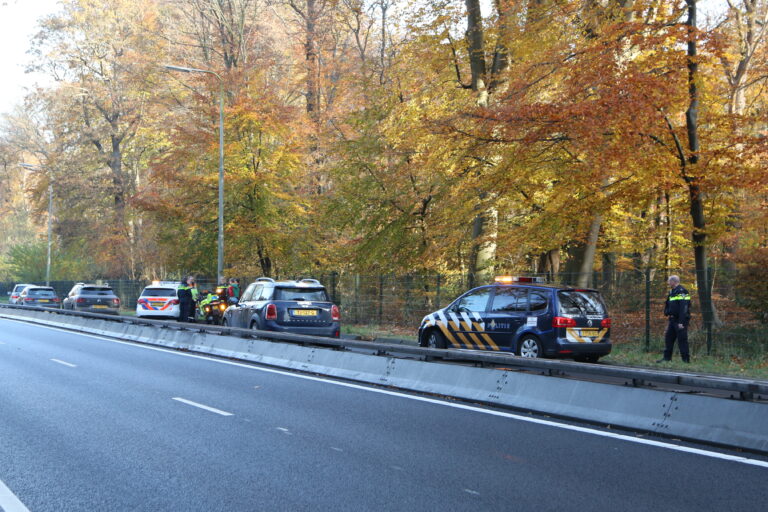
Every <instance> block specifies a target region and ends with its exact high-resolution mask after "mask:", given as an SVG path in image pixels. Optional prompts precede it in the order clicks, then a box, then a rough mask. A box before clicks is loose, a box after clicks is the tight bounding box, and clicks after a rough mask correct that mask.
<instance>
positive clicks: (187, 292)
mask: <svg viewBox="0 0 768 512" xmlns="http://www.w3.org/2000/svg"><path fill="white" fill-rule="evenodd" d="M190 279H192V278H191V277H186V278H184V279H183V280H182V281H181V286H179V290H178V295H179V322H194V321H195V298H194V296H193V294H192V290H193V286H190V282H189V280H190Z"/></svg>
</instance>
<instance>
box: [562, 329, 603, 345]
mask: <svg viewBox="0 0 768 512" xmlns="http://www.w3.org/2000/svg"><path fill="white" fill-rule="evenodd" d="M607 332H608V329H588V328H581V327H575V328H573V327H569V328H567V329H566V330H565V337H566V339H567V340H568V341H570V342H571V343H573V342H576V343H598V342H600V340H602V339H603V336H605V334H606V333H607ZM593 338H594V339H593Z"/></svg>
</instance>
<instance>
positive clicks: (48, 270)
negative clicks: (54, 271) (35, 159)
mask: <svg viewBox="0 0 768 512" xmlns="http://www.w3.org/2000/svg"><path fill="white" fill-rule="evenodd" d="M19 165H21V167H23V168H24V169H26V170H28V171H33V172H34V171H38V172H39V171H42V168H40V167H38V166H36V165H32V164H26V163H22V164H19ZM52 218H53V178H50V179H49V181H48V258H47V260H46V263H45V286H50V285H51V243H52V236H51V231H52V230H51V219H52Z"/></svg>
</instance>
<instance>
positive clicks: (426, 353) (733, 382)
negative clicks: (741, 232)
mask: <svg viewBox="0 0 768 512" xmlns="http://www.w3.org/2000/svg"><path fill="white" fill-rule="evenodd" d="M0 309H9V310H32V311H43V312H48V313H51V314H54V315H67V316H79V317H85V318H93V319H99V320H109V321H113V322H118V323H128V324H133V325H150V326H155V327H161V328H165V329H177V330H188V331H194V332H205V333H213V334H220V335H223V336H237V337H242V338H251V337H252V338H258V339H266V340H275V341H283V342H288V343H296V344H300V345H314V346H323V347H330V348H334V349H340V350H344V349H358V350H360V349H363V350H366V351H374V352H375V353H376V354H377V355H388V356H394V357H397V356H402V355H403V354H408V355H413V356H419V357H424V358H427V359H431V360H435V359H442V360H446V361H464V362H470V363H475V364H479V365H497V366H502V367H508V368H513V367H516V368H520V369H531V368H534V369H536V370H541V371H543V372H545V373H547V374H549V375H553V376H563V375H567V374H568V373H578V374H579V376H580V377H581V376H584V375H586V376H594V377H600V378H619V379H625V380H626V381H627V382H629V383H631V384H632V385H634V386H643V385H648V384H665V385H677V386H688V387H693V388H699V389H708V390H718V391H725V392H731V393H738V394H739V398H741V399H742V400H753V399H754V398H755V395H763V396H768V381H763V380H750V379H741V378H733V377H723V376H717V375H701V374H696V373H688V372H676V371H669V370H650V369H645V368H634V367H626V366H623V367H622V366H606V365H599V364H590V363H577V362H575V361H560V360H548V359H531V358H523V357H519V356H516V355H513V354H510V353H504V352H492V353H488V352H481V351H473V350H456V349H434V348H426V347H416V346H408V345H400V344H393V343H380V342H376V341H359V340H347V339H338V338H324V337H320V336H307V335H302V334H290V333H280V332H273V331H257V330H252V329H241V328H237V327H225V326H216V325H208V324H198V323H194V324H193V323H183V322H176V321H167V320H148V319H143V318H135V317H128V316H119V315H104V314H99V313H85V312H80V311H66V310H63V309H53V308H43V307H33V306H18V305H11V304H0Z"/></svg>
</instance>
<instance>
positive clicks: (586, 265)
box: [576, 213, 603, 288]
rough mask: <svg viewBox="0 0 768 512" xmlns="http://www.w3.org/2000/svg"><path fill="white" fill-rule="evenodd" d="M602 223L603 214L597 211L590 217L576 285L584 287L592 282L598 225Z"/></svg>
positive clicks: (598, 234)
mask: <svg viewBox="0 0 768 512" xmlns="http://www.w3.org/2000/svg"><path fill="white" fill-rule="evenodd" d="M602 223H603V216H602V215H600V214H599V213H598V214H597V215H595V217H594V218H593V219H592V224H591V225H590V226H589V235H588V236H587V244H586V245H585V246H584V256H583V258H582V260H581V267H580V268H579V277H578V278H577V279H576V286H578V287H580V288H586V287H587V286H589V285H590V283H591V282H592V271H593V269H594V268H595V253H596V252H597V239H598V237H599V236H600V226H601V225H602Z"/></svg>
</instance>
